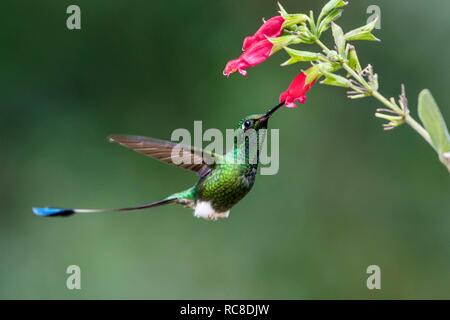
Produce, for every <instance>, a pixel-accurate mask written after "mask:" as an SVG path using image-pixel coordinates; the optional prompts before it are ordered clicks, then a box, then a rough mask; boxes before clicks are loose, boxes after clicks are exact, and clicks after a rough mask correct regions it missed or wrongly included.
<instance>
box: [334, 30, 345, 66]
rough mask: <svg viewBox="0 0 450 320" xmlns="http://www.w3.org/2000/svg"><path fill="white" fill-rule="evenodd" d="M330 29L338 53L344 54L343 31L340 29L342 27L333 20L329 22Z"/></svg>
mask: <svg viewBox="0 0 450 320" xmlns="http://www.w3.org/2000/svg"><path fill="white" fill-rule="evenodd" d="M331 30H332V31H333V37H334V42H335V44H336V48H337V50H338V53H339V54H340V55H341V56H342V57H343V56H345V38H344V31H342V28H341V27H340V26H338V25H337V24H336V23H334V22H332V23H331Z"/></svg>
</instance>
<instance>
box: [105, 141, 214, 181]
mask: <svg viewBox="0 0 450 320" xmlns="http://www.w3.org/2000/svg"><path fill="white" fill-rule="evenodd" d="M108 139H109V141H110V142H116V143H118V144H120V145H122V146H124V147H126V148H129V149H131V150H134V151H136V152H139V153H142V154H144V155H146V156H148V157H151V158H154V159H156V160H159V161H162V162H165V163H169V164H174V165H176V166H178V167H181V168H184V169H189V170H192V171H195V172H196V173H197V174H198V175H199V176H201V177H203V176H205V175H206V174H207V173H209V171H210V170H211V168H212V167H213V166H214V164H215V163H218V162H220V161H221V158H222V157H221V156H220V155H216V154H214V155H213V154H211V153H210V152H208V151H204V150H201V149H200V150H199V149H197V148H194V147H191V146H184V145H183V146H180V144H176V143H173V142H171V141H165V140H159V139H154V138H147V137H139V136H122V135H111V136H109V137H108ZM175 147H177V149H175V150H174V148H175Z"/></svg>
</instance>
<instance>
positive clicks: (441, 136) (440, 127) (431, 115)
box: [419, 89, 450, 155]
mask: <svg viewBox="0 0 450 320" xmlns="http://www.w3.org/2000/svg"><path fill="white" fill-rule="evenodd" d="M419 117H420V120H421V121H422V123H423V125H424V126H425V129H426V130H427V131H428V133H429V134H430V136H431V140H432V142H433V147H434V148H435V149H436V151H437V152H438V153H439V154H440V155H442V154H443V153H448V152H450V135H449V133H448V129H447V126H446V124H445V121H444V118H443V117H442V114H441V111H440V110H439V107H438V105H437V103H436V101H435V100H434V98H433V96H432V94H431V92H430V91H429V90H427V89H425V90H423V91H422V92H421V93H420V95H419Z"/></svg>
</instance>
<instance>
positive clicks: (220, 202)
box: [196, 164, 257, 212]
mask: <svg viewBox="0 0 450 320" xmlns="http://www.w3.org/2000/svg"><path fill="white" fill-rule="evenodd" d="M256 171H257V165H248V164H222V165H220V164H219V165H217V166H216V167H215V168H214V169H213V170H212V171H211V172H210V173H209V174H208V175H207V176H205V177H204V178H203V179H201V180H200V181H199V182H198V184H197V188H196V189H197V194H196V196H197V199H196V200H197V201H208V202H211V206H212V207H213V209H214V210H216V211H217V212H226V211H228V210H230V209H231V207H233V206H234V205H235V204H236V203H238V202H239V201H240V200H241V199H242V198H243V197H244V196H245V195H246V194H247V193H248V192H249V191H250V190H251V188H252V187H253V184H254V183H255V177H256Z"/></svg>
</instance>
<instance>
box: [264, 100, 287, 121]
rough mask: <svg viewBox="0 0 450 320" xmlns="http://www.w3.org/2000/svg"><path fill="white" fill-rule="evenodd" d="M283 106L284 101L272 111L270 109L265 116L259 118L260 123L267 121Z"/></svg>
mask: <svg viewBox="0 0 450 320" xmlns="http://www.w3.org/2000/svg"><path fill="white" fill-rule="evenodd" d="M283 105H284V101H283V102H281V103H279V104H278V105H276V106H275V107H273V108H272V109H270V110H269V111H267V112H266V114H264V116H262V117H261V120H262V121H267V120H269V118H270V117H271V116H272V115H273V114H274V113H275V111H277V110H278V109H280V108H281V107H282V106H283Z"/></svg>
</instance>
